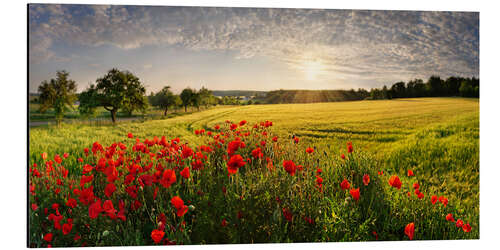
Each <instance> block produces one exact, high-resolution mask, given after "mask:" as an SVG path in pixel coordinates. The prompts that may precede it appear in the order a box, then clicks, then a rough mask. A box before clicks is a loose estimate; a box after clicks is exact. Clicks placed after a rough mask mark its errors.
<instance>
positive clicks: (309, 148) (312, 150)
mask: <svg viewBox="0 0 500 250" xmlns="http://www.w3.org/2000/svg"><path fill="white" fill-rule="evenodd" d="M313 152H314V149H313V148H311V147H308V148H306V153H308V154H312V153H313Z"/></svg>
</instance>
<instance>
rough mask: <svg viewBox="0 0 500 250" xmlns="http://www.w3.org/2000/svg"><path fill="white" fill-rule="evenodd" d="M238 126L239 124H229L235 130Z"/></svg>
mask: <svg viewBox="0 0 500 250" xmlns="http://www.w3.org/2000/svg"><path fill="white" fill-rule="evenodd" d="M237 127H238V125H237V124H234V123H233V124H231V125H230V126H229V129H231V130H235V129H236V128H237Z"/></svg>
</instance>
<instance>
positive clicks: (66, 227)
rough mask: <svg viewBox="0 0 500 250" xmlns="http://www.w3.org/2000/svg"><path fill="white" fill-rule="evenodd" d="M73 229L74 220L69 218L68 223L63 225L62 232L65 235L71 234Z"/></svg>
mask: <svg viewBox="0 0 500 250" xmlns="http://www.w3.org/2000/svg"><path fill="white" fill-rule="evenodd" d="M71 229H73V220H72V219H67V223H64V224H63V225H62V232H63V234H64V235H66V234H69V232H71Z"/></svg>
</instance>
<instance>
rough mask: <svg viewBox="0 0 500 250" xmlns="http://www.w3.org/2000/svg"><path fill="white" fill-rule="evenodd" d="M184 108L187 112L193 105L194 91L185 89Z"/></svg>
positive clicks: (182, 98) (183, 96) (183, 95)
mask: <svg viewBox="0 0 500 250" xmlns="http://www.w3.org/2000/svg"><path fill="white" fill-rule="evenodd" d="M180 97H181V100H182V106H184V112H187V107H188V106H189V105H190V104H191V100H192V98H193V90H192V89H191V88H185V89H183V90H182V92H181V95H180Z"/></svg>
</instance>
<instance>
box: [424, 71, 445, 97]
mask: <svg viewBox="0 0 500 250" xmlns="http://www.w3.org/2000/svg"><path fill="white" fill-rule="evenodd" d="M426 88H427V91H428V93H429V94H430V96H441V95H442V94H443V80H441V78H440V77H439V76H431V77H430V78H429V80H428V81H427V86H426Z"/></svg>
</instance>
